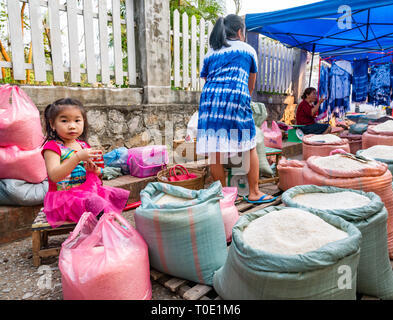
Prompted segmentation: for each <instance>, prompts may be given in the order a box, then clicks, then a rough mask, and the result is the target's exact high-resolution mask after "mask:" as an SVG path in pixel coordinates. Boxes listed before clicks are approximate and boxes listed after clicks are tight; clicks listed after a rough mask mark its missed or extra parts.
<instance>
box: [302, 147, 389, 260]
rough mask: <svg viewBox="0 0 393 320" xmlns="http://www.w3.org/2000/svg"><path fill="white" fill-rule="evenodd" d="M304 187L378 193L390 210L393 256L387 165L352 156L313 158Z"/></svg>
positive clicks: (338, 155)
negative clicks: (339, 188)
mask: <svg viewBox="0 0 393 320" xmlns="http://www.w3.org/2000/svg"><path fill="white" fill-rule="evenodd" d="M303 177H304V184H313V185H317V186H333V187H341V188H348V189H354V190H360V191H365V192H374V193H376V194H377V195H378V196H379V197H380V198H381V200H382V202H383V203H384V204H385V207H386V209H387V211H388V223H387V229H388V248H389V256H390V257H393V219H392V218H393V191H392V174H391V173H390V171H389V170H388V166H387V165H386V164H385V163H382V162H378V161H374V160H365V159H360V158H357V157H355V156H354V155H350V154H336V155H332V156H328V157H310V158H308V159H307V166H305V167H304V171H303Z"/></svg>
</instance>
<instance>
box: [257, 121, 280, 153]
mask: <svg viewBox="0 0 393 320" xmlns="http://www.w3.org/2000/svg"><path fill="white" fill-rule="evenodd" d="M261 130H262V132H263V135H264V140H265V146H266V147H269V148H275V149H282V134H281V130H280V127H279V126H278V124H277V123H276V121H273V122H272V127H271V129H269V128H268V126H267V122H266V121H265V122H264V123H263V124H262V127H261Z"/></svg>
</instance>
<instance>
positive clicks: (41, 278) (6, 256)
mask: <svg viewBox="0 0 393 320" xmlns="http://www.w3.org/2000/svg"><path fill="white" fill-rule="evenodd" d="M123 216H124V217H125V218H126V219H127V220H128V221H129V222H130V223H131V224H132V225H134V221H133V211H128V212H125V213H124V214H123ZM66 239H67V235H59V236H53V237H50V238H49V246H50V247H52V246H54V247H57V246H60V245H61V243H62V242H63V241H64V240H66ZM152 291H153V296H152V299H153V300H179V299H181V297H180V296H178V295H177V294H175V293H172V292H171V291H170V290H169V289H167V288H165V287H164V286H162V285H161V284H159V283H156V282H154V281H152ZM62 299H63V291H62V285H61V273H60V270H59V268H58V257H52V258H45V259H43V260H42V265H41V266H40V267H34V266H33V259H32V250H31V238H25V239H23V240H19V241H15V242H11V243H6V244H3V245H0V300H62Z"/></svg>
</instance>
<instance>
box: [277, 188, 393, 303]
mask: <svg viewBox="0 0 393 320" xmlns="http://www.w3.org/2000/svg"><path fill="white" fill-rule="evenodd" d="M343 191H351V192H354V193H357V194H360V195H362V196H365V197H367V198H369V199H370V200H371V202H370V203H369V204H368V205H366V206H363V207H359V208H351V209H340V210H338V209H335V210H332V209H326V210H325V209H324V210H321V209H315V208H311V207H306V206H303V205H300V204H298V203H297V202H295V201H294V200H293V198H294V197H295V196H296V195H298V194H304V193H315V192H317V193H335V192H343ZM282 201H283V203H284V204H285V205H286V206H289V207H295V208H299V209H305V210H307V211H310V212H313V213H315V214H319V213H321V212H325V213H326V214H329V215H332V216H337V217H341V218H343V219H345V220H346V221H348V222H350V223H352V224H353V225H354V226H356V227H357V228H358V229H359V230H360V232H361V233H362V244H361V250H360V260H359V268H358V278H357V292H359V293H363V294H366V295H370V296H375V297H379V298H381V299H393V271H392V267H391V265H390V260H389V254H388V245H387V243H388V242H387V227H386V224H387V218H388V213H387V211H386V208H385V207H384V204H383V202H382V201H381V198H380V197H379V196H378V195H376V194H375V193H373V192H367V193H366V192H363V191H357V190H351V189H343V188H337V187H318V186H314V185H303V186H297V187H293V188H291V189H289V190H287V191H285V192H284V193H283V195H282Z"/></svg>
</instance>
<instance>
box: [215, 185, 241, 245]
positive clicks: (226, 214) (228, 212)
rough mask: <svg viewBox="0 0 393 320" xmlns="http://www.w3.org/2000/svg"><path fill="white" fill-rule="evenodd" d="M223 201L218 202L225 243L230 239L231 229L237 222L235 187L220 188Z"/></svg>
mask: <svg viewBox="0 0 393 320" xmlns="http://www.w3.org/2000/svg"><path fill="white" fill-rule="evenodd" d="M222 193H223V195H224V199H221V200H220V208H221V214H222V219H223V220H224V227H225V235H226V237H227V242H229V241H231V239H232V228H233V226H234V225H235V224H236V222H237V220H239V217H240V216H239V211H238V210H237V208H236V205H235V201H236V197H237V188H236V187H224V188H222Z"/></svg>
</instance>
